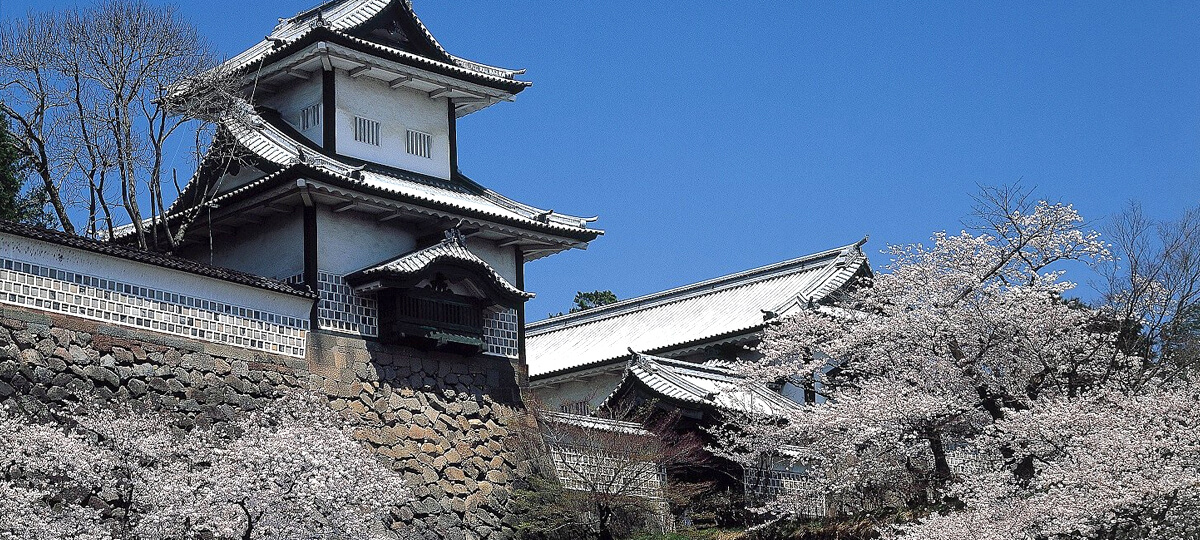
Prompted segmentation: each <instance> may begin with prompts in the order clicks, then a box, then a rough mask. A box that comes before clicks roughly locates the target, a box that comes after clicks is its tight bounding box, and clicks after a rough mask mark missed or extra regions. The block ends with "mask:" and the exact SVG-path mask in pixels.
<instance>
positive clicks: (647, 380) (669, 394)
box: [602, 352, 801, 415]
mask: <svg viewBox="0 0 1200 540" xmlns="http://www.w3.org/2000/svg"><path fill="white" fill-rule="evenodd" d="M634 380H636V381H637V382H639V383H641V384H643V385H645V387H646V388H648V389H650V391H652V392H653V393H655V394H657V395H658V396H660V397H663V398H667V399H671V400H674V401H680V402H684V403H690V404H693V405H699V406H702V407H713V408H716V409H721V410H726V411H738V412H743V413H756V414H770V415H783V414H787V413H790V412H794V411H796V410H798V409H799V408H800V407H801V405H800V404H799V403H796V402H795V401H792V400H790V399H788V398H786V397H784V396H783V395H782V394H780V393H779V392H776V391H775V390H772V389H770V388H767V387H765V386H763V385H761V384H757V383H753V382H749V381H747V380H746V378H745V377H744V376H742V375H740V374H738V373H737V372H736V371H734V370H731V369H728V368H724V367H720V366H715V365H707V364H695V363H691V362H682V361H679V360H671V359H668V358H661V357H657V356H651V355H648V354H642V353H637V352H635V353H633V355H632V357H631V358H630V360H629V364H628V366H627V367H626V369H625V375H624V378H623V379H622V381H621V384H620V385H618V386H617V389H616V390H614V391H613V393H612V394H610V395H609V396H608V397H607V398H605V400H604V401H605V403H604V405H611V403H609V402H610V401H613V400H615V399H616V398H618V397H619V395H620V393H621V392H622V391H623V390H624V389H625V388H626V387H627V385H628V384H629V383H631V382H632V381H634ZM604 405H602V406H604Z"/></svg>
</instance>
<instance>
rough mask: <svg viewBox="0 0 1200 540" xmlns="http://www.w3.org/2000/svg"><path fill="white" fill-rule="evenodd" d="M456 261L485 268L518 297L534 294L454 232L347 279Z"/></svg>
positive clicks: (409, 272) (415, 270) (495, 281)
mask: <svg viewBox="0 0 1200 540" xmlns="http://www.w3.org/2000/svg"><path fill="white" fill-rule="evenodd" d="M446 259H449V260H455V261H459V262H464V263H468V264H471V265H475V266H479V267H481V268H483V269H484V270H485V271H486V272H487V274H488V277H489V278H490V279H491V280H492V282H493V284H494V285H496V286H497V287H499V288H500V289H501V290H503V291H504V292H506V293H508V294H510V295H512V296H515V297H519V298H524V299H527V300H528V299H530V298H533V296H534V294H533V293H531V292H526V291H523V290H521V289H519V288H517V287H516V286H515V285H513V284H512V283H510V282H509V281H508V280H507V279H505V278H504V276H502V275H500V273H499V272H497V271H496V269H495V268H493V267H492V265H490V264H488V263H487V261H485V260H483V259H481V258H479V256H478V255H476V254H475V253H473V252H472V251H471V250H469V249H467V247H466V244H465V243H464V242H463V239H462V236H461V235H457V234H455V235H452V236H451V237H449V238H446V239H445V240H442V241H441V242H438V243H436V244H434V245H432V246H429V247H425V248H421V249H418V250H415V251H412V252H409V253H406V254H404V255H401V256H399V257H395V258H392V259H390V260H387V261H384V262H382V263H376V264H373V265H370V266H368V267H366V268H363V269H361V270H358V271H355V272H351V273H350V274H349V275H347V276H346V278H347V281H352V280H366V279H369V278H370V277H371V276H375V275H391V274H401V275H413V274H417V273H419V272H421V271H422V270H424V269H426V268H428V267H429V266H431V265H433V264H435V263H438V262H440V261H443V260H446Z"/></svg>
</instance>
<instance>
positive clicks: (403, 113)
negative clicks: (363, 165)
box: [334, 70, 450, 178]
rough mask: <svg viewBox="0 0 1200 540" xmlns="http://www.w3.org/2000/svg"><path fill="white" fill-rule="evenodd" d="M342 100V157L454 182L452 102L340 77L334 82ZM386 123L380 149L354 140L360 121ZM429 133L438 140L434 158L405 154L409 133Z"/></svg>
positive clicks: (339, 126)
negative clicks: (449, 110)
mask: <svg viewBox="0 0 1200 540" xmlns="http://www.w3.org/2000/svg"><path fill="white" fill-rule="evenodd" d="M334 85H335V87H336V90H335V94H336V96H337V109H338V110H337V151H338V153H339V154H342V155H346V156H351V157H356V158H359V159H363V160H366V161H372V162H375V163H381V164H384V165H390V166H392V167H397V168H400V169H405V170H409V171H413V172H418V173H422V174H428V175H430V176H436V177H438V178H450V127H449V124H448V123H447V118H446V99H445V98H438V99H429V95H428V94H427V93H425V92H420V91H417V90H413V89H410V88H405V87H401V88H397V89H395V90H393V89H391V88H389V87H388V85H387V84H386V83H384V82H383V81H380V80H378V79H374V78H372V77H358V78H351V77H350V76H349V75H348V74H346V72H345V71H340V70H339V71H338V72H337V79H336V80H335V81H334ZM355 116H361V117H363V118H369V119H371V120H375V121H378V122H379V123H380V128H379V133H380V139H381V142H380V146H374V145H369V144H366V143H360V142H357V141H355V140H354V117H355ZM407 129H413V130H417V131H423V132H425V133H428V134H430V135H432V136H433V147H432V149H431V151H430V156H431V157H429V158H423V157H419V156H414V155H411V154H409V153H407V152H406V151H405V146H404V143H405V130H407Z"/></svg>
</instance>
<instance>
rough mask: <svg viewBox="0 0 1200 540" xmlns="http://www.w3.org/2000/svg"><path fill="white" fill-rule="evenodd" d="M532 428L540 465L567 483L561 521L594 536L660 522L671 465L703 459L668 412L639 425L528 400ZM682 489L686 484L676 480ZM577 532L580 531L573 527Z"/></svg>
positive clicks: (530, 440) (531, 443)
mask: <svg viewBox="0 0 1200 540" xmlns="http://www.w3.org/2000/svg"><path fill="white" fill-rule="evenodd" d="M530 410H531V411H533V412H534V416H535V418H536V420H537V422H536V423H537V429H536V430H534V431H531V432H530V433H528V434H527V435H529V437H527V441H526V443H527V447H536V448H537V452H535V453H536V454H538V455H541V456H543V457H545V458H548V459H544V460H543V461H546V463H544V467H545V468H546V469H548V470H549V471H552V473H553V476H555V478H556V480H557V481H558V482H559V483H560V484H561V486H562V487H563V488H565V490H566V492H565V494H564V496H563V497H562V499H561V506H562V507H563V508H564V510H566V511H567V512H570V513H571V514H572V515H570V516H569V517H568V519H565V520H564V521H563V522H562V526H571V525H574V526H580V525H582V526H584V527H585V528H586V529H587V530H590V531H591V532H592V534H594V535H595V537H596V538H599V539H610V538H614V537H616V536H617V535H618V534H619V533H621V532H629V529H631V528H639V527H646V526H648V525H651V526H661V525H662V524H663V521H662V520H665V519H669V503H670V502H671V498H672V495H673V494H672V493H671V491H672V489H674V488H676V487H677V486H675V485H673V484H672V483H671V480H670V475H669V471H670V470H671V469H672V468H673V467H675V466H677V465H680V464H687V463H694V462H695V461H697V460H703V459H704V458H705V454H704V452H703V443H702V442H701V441H700V439H699V438H698V437H697V436H696V435H695V434H678V433H676V432H675V431H674V430H673V429H672V427H673V426H674V422H673V421H672V420H673V419H672V418H669V417H660V418H657V419H655V420H654V421H653V425H649V426H642V425H640V424H638V423H635V422H626V421H621V420H618V418H627V417H630V415H627V414H617V413H614V412H613V411H608V410H606V411H601V412H599V413H596V414H597V415H594V416H584V415H577V414H568V413H560V412H551V411H547V410H543V409H542V408H541V407H539V406H536V404H534V406H531V407H530ZM678 487H682V488H683V489H687V488H689V487H690V486H678ZM576 532H578V531H576Z"/></svg>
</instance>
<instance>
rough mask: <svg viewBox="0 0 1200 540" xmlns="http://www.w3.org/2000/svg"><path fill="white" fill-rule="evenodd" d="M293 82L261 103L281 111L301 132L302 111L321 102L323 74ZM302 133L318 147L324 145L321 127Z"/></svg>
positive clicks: (314, 74)
mask: <svg viewBox="0 0 1200 540" xmlns="http://www.w3.org/2000/svg"><path fill="white" fill-rule="evenodd" d="M292 81H293V82H290V83H288V84H287V85H286V86H283V87H281V88H280V89H279V92H278V93H276V94H274V95H272V96H270V97H267V98H266V99H263V100H261V102H262V104H263V105H266V106H267V107H270V108H272V109H275V110H277V111H279V114H280V115H282V116H283V119H284V121H286V122H287V123H288V124H289V125H291V126H292V127H293V128H296V131H300V109H303V108H305V107H307V106H309V105H313V104H316V103H320V102H321V72H320V71H317V72H314V73H313V74H312V76H310V77H309V78H308V80H304V79H292ZM301 133H303V134H304V136H305V137H307V138H308V140H310V141H312V142H313V144H314V145H316V146H317V147H320V146H321V145H322V144H324V142H323V141H324V140H325V139H324V137H322V135H321V134H322V127H321V126H320V125H318V126H315V127H312V128H309V129H308V130H305V131H301ZM339 137H340V135H339ZM339 140H340V139H339Z"/></svg>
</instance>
